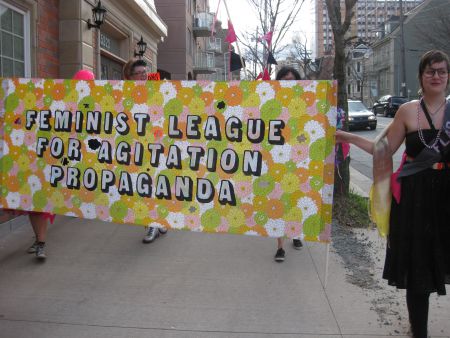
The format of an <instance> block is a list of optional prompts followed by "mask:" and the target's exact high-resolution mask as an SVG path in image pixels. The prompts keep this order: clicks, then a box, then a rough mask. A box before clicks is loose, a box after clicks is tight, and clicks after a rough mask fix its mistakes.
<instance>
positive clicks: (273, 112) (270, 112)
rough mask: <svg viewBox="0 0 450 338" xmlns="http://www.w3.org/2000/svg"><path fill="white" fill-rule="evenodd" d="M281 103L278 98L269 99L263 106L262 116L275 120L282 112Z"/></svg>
mask: <svg viewBox="0 0 450 338" xmlns="http://www.w3.org/2000/svg"><path fill="white" fill-rule="evenodd" d="M281 108H282V107H281V103H280V102H279V101H277V100H274V99H272V100H269V101H267V102H266V103H264V104H263V105H262V107H261V117H262V118H264V119H266V120H274V119H275V118H277V117H278V116H280V114H281Z"/></svg>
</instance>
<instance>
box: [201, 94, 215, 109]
mask: <svg viewBox="0 0 450 338" xmlns="http://www.w3.org/2000/svg"><path fill="white" fill-rule="evenodd" d="M200 98H201V99H202V100H203V102H205V107H207V106H209V105H210V104H211V103H212V102H213V100H214V95H213V93H210V92H203V93H201V94H200Z"/></svg>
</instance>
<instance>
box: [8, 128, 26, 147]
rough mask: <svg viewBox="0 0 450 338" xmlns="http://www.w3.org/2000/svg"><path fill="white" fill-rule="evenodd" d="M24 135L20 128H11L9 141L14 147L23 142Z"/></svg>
mask: <svg viewBox="0 0 450 338" xmlns="http://www.w3.org/2000/svg"><path fill="white" fill-rule="evenodd" d="M24 137H25V133H24V131H23V130H22V129H13V130H12V131H11V143H12V144H13V145H15V146H16V147H18V146H21V145H22V144H23V139H24Z"/></svg>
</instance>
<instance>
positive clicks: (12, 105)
mask: <svg viewBox="0 0 450 338" xmlns="http://www.w3.org/2000/svg"><path fill="white" fill-rule="evenodd" d="M18 105H19V98H18V97H17V95H16V94H14V93H13V94H11V95H9V96H8V97H7V98H6V99H5V110H6V111H7V112H12V111H14V109H16V108H17V106H18Z"/></svg>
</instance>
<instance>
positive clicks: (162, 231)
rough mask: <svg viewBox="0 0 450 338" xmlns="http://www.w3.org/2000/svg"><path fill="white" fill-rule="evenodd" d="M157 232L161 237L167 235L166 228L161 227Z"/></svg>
mask: <svg viewBox="0 0 450 338" xmlns="http://www.w3.org/2000/svg"><path fill="white" fill-rule="evenodd" d="M158 230H159V233H160V234H161V235H165V234H166V233H167V228H166V227H163V226H161V227H159V228H158Z"/></svg>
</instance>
